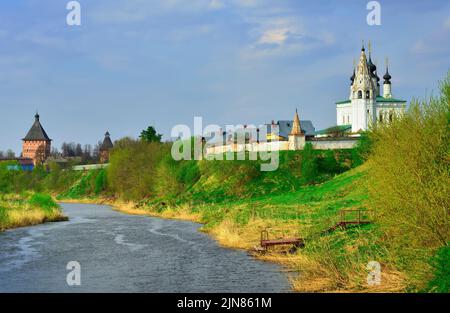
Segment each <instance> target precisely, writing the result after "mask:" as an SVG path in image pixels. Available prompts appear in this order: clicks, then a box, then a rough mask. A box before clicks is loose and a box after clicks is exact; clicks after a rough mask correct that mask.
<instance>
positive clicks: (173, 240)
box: [0, 204, 290, 292]
mask: <svg viewBox="0 0 450 313" xmlns="http://www.w3.org/2000/svg"><path fill="white" fill-rule="evenodd" d="M62 207H63V210H64V213H65V214H66V215H68V216H69V218H70V221H69V222H60V223H49V224H43V225H38V226H33V227H26V228H20V229H14V230H9V231H6V232H3V233H0V292H286V291H289V289H290V288H289V283H288V281H287V277H286V275H285V274H284V273H282V272H281V268H280V266H278V265H276V264H271V263H266V262H262V261H258V260H255V259H254V258H252V257H250V256H248V255H247V254H246V252H244V251H238V250H231V249H225V248H222V247H219V246H218V245H217V243H216V242H215V241H214V240H213V239H211V238H210V237H208V235H206V234H203V233H201V232H199V231H198V228H199V227H200V225H199V224H195V223H191V222H183V221H175V220H164V219H158V218H153V217H145V216H132V215H126V214H122V213H119V212H116V211H113V210H111V208H110V207H108V206H101V205H85V204H63V205H62ZM70 261H76V262H78V263H79V264H80V267H81V270H80V277H81V285H80V286H69V285H68V284H67V282H66V276H67V274H68V273H69V272H70V271H69V270H67V269H66V266H67V264H68V262H70Z"/></svg>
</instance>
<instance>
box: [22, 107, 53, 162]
mask: <svg viewBox="0 0 450 313" xmlns="http://www.w3.org/2000/svg"><path fill="white" fill-rule="evenodd" d="M22 141H23V148H22V158H21V159H22V160H26V159H30V160H32V162H33V164H34V166H36V165H38V164H43V163H44V162H45V161H46V160H47V158H48V157H49V156H50V149H51V143H52V140H51V139H50V138H49V137H48V135H47V133H46V132H45V130H44V128H43V127H42V125H41V122H40V121H39V114H38V113H36V115H35V116H34V124H33V126H31V128H30V130H29V131H28V134H27V135H26V136H25V138H23V139H22Z"/></svg>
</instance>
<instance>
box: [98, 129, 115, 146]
mask: <svg viewBox="0 0 450 313" xmlns="http://www.w3.org/2000/svg"><path fill="white" fill-rule="evenodd" d="M112 148H114V145H113V143H112V141H111V137H110V134H109V132H106V134H105V139H103V143H102V146H101V147H100V150H109V149H112Z"/></svg>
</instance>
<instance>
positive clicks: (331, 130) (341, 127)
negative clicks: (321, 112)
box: [314, 124, 352, 135]
mask: <svg viewBox="0 0 450 313" xmlns="http://www.w3.org/2000/svg"><path fill="white" fill-rule="evenodd" d="M351 130H352V125H349V124H348V125H339V126H331V127H328V128H326V129H321V130H318V131H316V132H315V133H314V134H315V135H325V134H330V133H336V132H347V131H351Z"/></svg>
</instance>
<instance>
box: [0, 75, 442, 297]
mask: <svg viewBox="0 0 450 313" xmlns="http://www.w3.org/2000/svg"><path fill="white" fill-rule="evenodd" d="M449 100H450V72H449V75H448V76H447V78H446V79H445V80H444V82H443V83H442V86H441V95H440V96H439V97H433V98H431V99H428V100H427V101H413V102H412V103H411V104H410V108H409V109H408V110H407V112H406V113H405V115H404V117H402V118H400V119H395V120H394V121H393V122H392V123H390V124H388V125H387V124H384V125H383V124H382V125H380V126H378V127H376V128H374V129H372V130H371V131H370V132H368V133H363V134H362V137H361V139H360V142H359V144H358V146H357V148H355V149H353V150H334V151H315V150H313V149H312V146H311V145H310V144H307V146H306V147H305V149H304V150H302V151H282V152H280V163H279V164H280V165H279V169H278V170H276V171H273V172H262V171H260V170H259V169H260V164H261V161H248V160H246V161H208V160H202V161H174V160H173V158H172V157H171V155H170V148H171V146H170V144H163V143H158V142H154V141H150V142H149V141H145V140H133V139H130V138H125V139H122V140H120V141H119V142H117V143H116V145H115V148H114V150H113V151H112V153H111V160H110V165H109V167H108V168H107V169H106V170H105V169H103V170H96V171H90V172H86V173H82V172H73V171H71V170H64V171H62V170H61V169H58V168H57V166H56V165H52V166H53V168H52V171H50V172H46V171H44V170H42V169H38V170H36V171H34V172H33V173H22V172H20V173H19V172H0V176H1V178H2V179H0V189H1V188H4V189H6V190H8V191H9V192H15V193H20V192H23V191H24V190H30V189H31V190H34V191H39V192H42V191H46V192H51V193H52V194H54V195H58V197H59V198H60V199H78V200H86V199H88V200H90V201H100V200H102V201H104V200H106V201H109V202H110V203H112V204H116V205H117V206H119V208H120V209H122V210H124V211H127V212H129V213H133V214H150V215H156V216H161V217H166V218H183V219H190V220H194V221H199V222H202V223H204V227H203V230H204V231H207V232H209V233H211V234H212V235H214V236H215V238H217V239H218V241H219V242H220V243H221V244H223V245H226V246H230V247H236V248H245V249H251V248H253V247H254V246H255V245H257V244H258V242H259V239H260V232H261V230H263V229H267V230H268V231H269V233H270V235H271V237H272V238H277V237H280V238H281V237H288V236H289V237H292V236H299V237H302V238H305V240H306V246H305V248H304V249H300V250H298V251H297V252H296V253H294V254H285V253H282V251H277V250H274V251H273V253H271V254H268V255H265V256H264V258H266V259H269V260H275V261H277V262H281V263H283V264H285V265H286V266H287V267H289V268H291V269H293V270H295V271H297V272H299V273H300V275H293V277H292V285H293V287H294V289H295V290H298V291H336V290H344V291H349V290H350V291H385V292H388V291H414V292H417V291H427V292H448V291H449V285H450V282H449V277H450V275H448V268H449V265H450V260H449V255H450V251H449V247H448V243H449V237H450V234H449V229H450V228H449V221H448V215H449V203H450V176H449V173H450V172H449V162H450V155H449V152H450V145H449V136H450V132H449V124H450V110H449V108H450V101H449ZM5 182H6V183H5ZM2 186H3V187H2ZM125 202H126V203H125ZM124 203H125V204H124ZM342 209H361V210H365V215H366V217H367V218H368V219H370V220H371V221H372V222H373V223H372V224H369V225H364V226H355V227H350V228H347V229H336V230H335V231H332V232H323V231H324V230H326V229H328V228H330V227H331V226H333V225H334V224H335V223H336V222H337V221H338V217H339V212H340V210H342ZM372 261H375V262H378V263H380V264H381V284H380V285H368V281H367V277H368V273H369V272H368V264H370V263H369V262H372Z"/></svg>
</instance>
